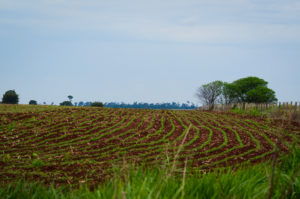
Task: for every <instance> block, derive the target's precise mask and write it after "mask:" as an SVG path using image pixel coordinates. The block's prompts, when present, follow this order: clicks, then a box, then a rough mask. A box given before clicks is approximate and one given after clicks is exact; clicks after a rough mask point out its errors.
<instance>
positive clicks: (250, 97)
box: [246, 86, 277, 103]
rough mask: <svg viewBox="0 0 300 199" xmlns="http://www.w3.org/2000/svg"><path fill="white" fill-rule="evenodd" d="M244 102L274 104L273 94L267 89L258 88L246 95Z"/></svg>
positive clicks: (275, 99)
mask: <svg viewBox="0 0 300 199" xmlns="http://www.w3.org/2000/svg"><path fill="white" fill-rule="evenodd" d="M246 101H247V102H249V103H270V102H276V101H277V98H276V97H275V92H274V91H273V90H271V89H269V88H267V87H264V86H258V87H256V88H254V89H252V90H250V91H248V92H247V93H246Z"/></svg>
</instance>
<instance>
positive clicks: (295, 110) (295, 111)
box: [294, 102, 297, 115]
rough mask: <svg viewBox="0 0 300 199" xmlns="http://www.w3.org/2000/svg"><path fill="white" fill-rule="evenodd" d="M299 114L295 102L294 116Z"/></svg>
mask: <svg viewBox="0 0 300 199" xmlns="http://www.w3.org/2000/svg"><path fill="white" fill-rule="evenodd" d="M296 113H297V102H295V108H294V114H295V115H296Z"/></svg>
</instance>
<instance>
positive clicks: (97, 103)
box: [91, 102, 104, 107]
mask: <svg viewBox="0 0 300 199" xmlns="http://www.w3.org/2000/svg"><path fill="white" fill-rule="evenodd" d="M91 106H93V107H103V106H104V104H103V103H102V102H93V103H91Z"/></svg>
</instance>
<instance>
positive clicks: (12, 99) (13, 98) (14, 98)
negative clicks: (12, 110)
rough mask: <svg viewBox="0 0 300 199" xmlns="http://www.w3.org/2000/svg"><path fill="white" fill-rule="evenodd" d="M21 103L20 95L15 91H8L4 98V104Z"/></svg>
mask: <svg viewBox="0 0 300 199" xmlns="http://www.w3.org/2000/svg"><path fill="white" fill-rule="evenodd" d="M18 102H19V95H18V94H17V93H16V91H15V90H9V91H6V92H5V94H4V95H3V97H2V103H3V104H18Z"/></svg>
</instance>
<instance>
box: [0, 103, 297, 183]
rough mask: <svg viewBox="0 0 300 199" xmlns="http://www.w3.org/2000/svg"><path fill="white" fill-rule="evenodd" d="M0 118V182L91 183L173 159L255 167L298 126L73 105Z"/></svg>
mask: <svg viewBox="0 0 300 199" xmlns="http://www.w3.org/2000/svg"><path fill="white" fill-rule="evenodd" d="M0 118H1V120H0V143H1V144H0V152H1V153H2V156H1V158H0V168H1V170H0V178H1V179H2V181H1V182H9V181H13V180H16V179H19V178H25V179H28V180H43V181H44V182H46V183H50V182H54V183H56V184H58V185H59V184H66V183H67V184H78V183H83V182H86V181H88V183H90V184H94V185H95V184H97V183H99V182H100V181H103V180H105V178H106V177H107V176H109V175H111V173H112V167H113V165H119V164H121V165H122V164H125V163H126V164H127V163H128V162H131V163H132V162H134V163H135V164H140V163H146V164H148V165H151V164H161V163H162V162H164V161H165V159H166V157H167V156H168V157H169V158H170V159H171V160H172V159H173V158H175V154H177V155H178V156H177V157H176V158H178V159H177V160H178V161H179V162H178V165H179V166H180V165H182V164H183V162H184V161H185V159H187V160H188V162H189V165H190V166H192V167H193V168H194V169H205V170H210V169H213V168H216V167H227V166H237V165H239V164H240V163H243V162H245V161H250V162H254V163H257V162H260V161H265V160H268V159H269V158H270V157H272V153H273V150H274V145H277V146H278V149H279V150H280V151H281V152H283V153H287V152H288V147H287V146H286V144H285V142H284V141H286V142H287V143H292V141H293V140H292V136H291V135H293V136H296V137H298V138H299V137H300V125H299V124H298V123H292V122H288V121H282V120H280V121H277V120H267V119H266V118H257V117H253V116H241V115H236V114H231V113H213V112H203V111H171V110H163V111H162V110H138V109H88V108H83V109H78V108H74V109H60V110H57V111H55V110H53V111H43V112H27V113H0ZM153 118H154V120H153V121H152V119H153ZM162 120H164V122H163V126H162V123H161V121H162ZM130 121H131V122H130ZM172 123H173V125H172ZM190 125H192V126H191V128H190V131H188V134H187V135H186V136H185V134H184V133H185V132H186V130H187V128H188V127H189V126H190ZM173 128H174V129H173ZM208 129H210V130H211V131H212V136H211V140H210V142H208V140H209V138H210V131H209V130H208ZM197 131H198V132H199V133H197ZM170 132H171V134H170V135H168V133H170ZM235 132H236V133H237V134H238V136H239V137H240V140H241V142H242V143H240V142H239V140H238V137H237V136H236V133H235ZM224 134H225V138H226V139H224ZM184 137H185V140H183V138H184ZM252 137H254V138H255V139H256V140H257V141H258V142H259V146H257V144H256V142H255V140H254V139H253V138H252ZM266 138H267V139H266ZM281 139H283V140H281ZM225 140H227V144H226V143H225V144H224V142H225ZM280 140H281V141H280ZM205 143H206V144H205ZM182 144H183V146H184V147H181V145H182ZM241 144H242V145H241ZM258 156H259V158H258V159H256V157H258ZM39 162H40V163H39Z"/></svg>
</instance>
